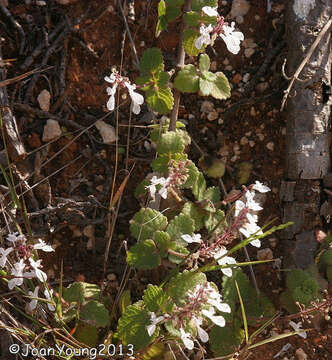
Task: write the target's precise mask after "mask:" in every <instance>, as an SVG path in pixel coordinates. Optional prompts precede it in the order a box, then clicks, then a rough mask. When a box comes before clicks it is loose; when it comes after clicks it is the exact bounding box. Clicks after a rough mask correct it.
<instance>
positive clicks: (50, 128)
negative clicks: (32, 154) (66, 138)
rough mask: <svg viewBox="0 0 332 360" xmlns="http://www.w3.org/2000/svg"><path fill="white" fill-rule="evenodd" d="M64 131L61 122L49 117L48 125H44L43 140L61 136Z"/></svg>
mask: <svg viewBox="0 0 332 360" xmlns="http://www.w3.org/2000/svg"><path fill="white" fill-rule="evenodd" d="M61 134H62V131H61V127H60V125H59V123H58V122H57V121H56V120H53V119H48V120H47V122H46V125H45V126H44V131H43V137H42V140H43V141H44V142H49V141H51V140H54V139H56V138H57V137H59V136H61Z"/></svg>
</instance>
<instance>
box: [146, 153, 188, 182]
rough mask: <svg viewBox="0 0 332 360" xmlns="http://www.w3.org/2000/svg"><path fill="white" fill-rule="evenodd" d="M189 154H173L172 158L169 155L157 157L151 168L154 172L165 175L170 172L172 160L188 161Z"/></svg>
mask: <svg viewBox="0 0 332 360" xmlns="http://www.w3.org/2000/svg"><path fill="white" fill-rule="evenodd" d="M187 158H188V157H187V154H183V153H182V154H181V153H175V154H171V156H169V155H160V156H158V157H157V159H154V160H153V161H152V164H151V167H152V169H153V171H155V172H158V173H165V172H167V171H168V164H169V161H170V160H175V161H185V160H187ZM187 181H188V180H187Z"/></svg>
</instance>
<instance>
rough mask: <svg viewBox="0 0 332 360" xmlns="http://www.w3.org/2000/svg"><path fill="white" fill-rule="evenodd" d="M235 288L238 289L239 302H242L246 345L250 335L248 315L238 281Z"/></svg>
mask: <svg viewBox="0 0 332 360" xmlns="http://www.w3.org/2000/svg"><path fill="white" fill-rule="evenodd" d="M235 287H236V291H237V295H238V297H239V301H240V307H241V315H242V320H243V325H244V334H245V338H246V344H248V341H249V334H248V323H247V315H246V311H245V308H244V305H243V300H242V296H241V292H240V289H239V285H238V284H237V282H236V281H235Z"/></svg>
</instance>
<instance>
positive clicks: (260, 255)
mask: <svg viewBox="0 0 332 360" xmlns="http://www.w3.org/2000/svg"><path fill="white" fill-rule="evenodd" d="M272 259H273V252H272V250H271V249H270V248H266V249H260V250H258V251H257V260H272Z"/></svg>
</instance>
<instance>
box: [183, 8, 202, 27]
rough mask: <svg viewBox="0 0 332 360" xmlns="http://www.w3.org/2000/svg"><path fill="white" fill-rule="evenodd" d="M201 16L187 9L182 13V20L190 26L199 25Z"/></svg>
mask: <svg viewBox="0 0 332 360" xmlns="http://www.w3.org/2000/svg"><path fill="white" fill-rule="evenodd" d="M200 18H201V14H200V13H198V12H196V11H189V12H187V13H185V14H184V21H185V22H186V24H187V25H189V26H191V27H195V26H197V25H199V20H200Z"/></svg>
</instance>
